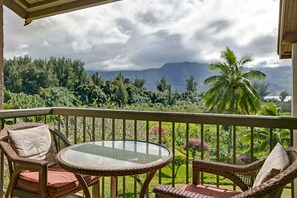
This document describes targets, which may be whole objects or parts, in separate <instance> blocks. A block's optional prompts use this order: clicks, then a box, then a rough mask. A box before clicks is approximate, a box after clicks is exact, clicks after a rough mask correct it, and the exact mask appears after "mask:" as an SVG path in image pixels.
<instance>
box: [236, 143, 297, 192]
mask: <svg viewBox="0 0 297 198" xmlns="http://www.w3.org/2000/svg"><path fill="white" fill-rule="evenodd" d="M286 152H287V155H288V157H289V162H290V165H289V166H288V167H287V168H286V169H285V170H283V171H282V172H280V173H279V174H277V175H276V176H274V177H272V178H271V179H269V180H267V181H266V182H264V183H262V184H261V185H259V186H256V187H254V188H251V189H249V190H247V191H244V192H243V193H241V194H239V195H236V196H234V198H243V197H267V198H276V197H280V195H281V193H282V190H283V188H284V187H285V186H286V185H287V184H289V183H291V182H293V180H294V179H296V178H297V147H290V148H287V149H286Z"/></svg>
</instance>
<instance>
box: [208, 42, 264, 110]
mask: <svg viewBox="0 0 297 198" xmlns="http://www.w3.org/2000/svg"><path fill="white" fill-rule="evenodd" d="M221 58H222V62H215V63H212V64H211V65H210V70H219V74H218V75H214V76H211V77H209V78H207V79H206V80H205V81H204V83H205V84H206V85H209V86H210V88H209V89H208V91H207V92H206V93H205V95H204V101H205V105H206V108H207V109H208V110H209V111H211V112H217V113H230V114H256V113H257V112H258V111H259V110H260V108H261V100H260V96H259V94H258V93H257V90H256V89H255V88H254V87H253V86H252V83H251V80H253V79H260V80H262V79H265V77H266V75H265V74H264V73H262V72H260V71H258V70H248V71H246V70H247V68H246V65H247V64H248V63H250V62H251V61H252V58H251V57H249V56H243V57H241V58H237V57H236V55H235V54H234V52H233V51H232V50H230V49H229V48H228V47H227V48H226V50H225V51H222V52H221Z"/></svg>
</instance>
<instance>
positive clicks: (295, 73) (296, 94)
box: [292, 43, 297, 198]
mask: <svg viewBox="0 0 297 198" xmlns="http://www.w3.org/2000/svg"><path fill="white" fill-rule="evenodd" d="M292 79H293V82H292V116H293V117H297V43H294V44H292ZM293 133H294V135H293V145H294V146H297V130H294V131H293ZM292 190H293V197H294V198H297V180H296V179H295V180H294V189H292Z"/></svg>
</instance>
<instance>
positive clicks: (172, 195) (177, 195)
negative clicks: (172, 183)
mask: <svg viewBox="0 0 297 198" xmlns="http://www.w3.org/2000/svg"><path fill="white" fill-rule="evenodd" d="M153 192H154V193H155V194H156V198H213V197H211V196H207V195H202V194H198V193H193V192H190V191H185V190H181V189H176V188H172V187H169V186H162V185H158V186H156V187H155V188H154V189H153Z"/></svg>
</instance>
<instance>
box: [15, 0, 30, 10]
mask: <svg viewBox="0 0 297 198" xmlns="http://www.w3.org/2000/svg"><path fill="white" fill-rule="evenodd" d="M18 2H20V6H21V7H23V8H24V9H27V8H28V7H29V5H30V4H29V3H28V2H27V1H26V0H18Z"/></svg>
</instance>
